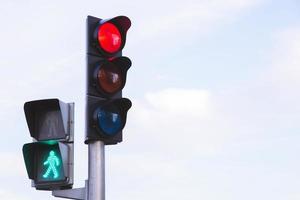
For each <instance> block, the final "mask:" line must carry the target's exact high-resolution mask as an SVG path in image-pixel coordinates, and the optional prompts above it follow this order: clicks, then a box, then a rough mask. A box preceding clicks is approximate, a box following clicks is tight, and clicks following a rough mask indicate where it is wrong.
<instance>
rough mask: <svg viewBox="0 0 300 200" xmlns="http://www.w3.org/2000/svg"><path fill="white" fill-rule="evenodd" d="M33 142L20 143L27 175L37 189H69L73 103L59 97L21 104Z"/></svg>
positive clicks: (71, 171)
mask: <svg viewBox="0 0 300 200" xmlns="http://www.w3.org/2000/svg"><path fill="white" fill-rule="evenodd" d="M24 111H25V117H26V121H27V125H28V128H29V132H30V135H31V137H33V138H34V142H32V143H27V144H25V145H24V146H23V157H24V161H25V165H26V170H27V174H28V177H29V178H30V179H32V185H33V186H34V187H35V188H36V189H39V190H56V189H67V188H72V185H73V162H74V146H73V140H74V139H73V138H74V104H73V103H64V102H62V101H60V100H58V99H45V100H37V101H30V102H26V103H25V104H24Z"/></svg>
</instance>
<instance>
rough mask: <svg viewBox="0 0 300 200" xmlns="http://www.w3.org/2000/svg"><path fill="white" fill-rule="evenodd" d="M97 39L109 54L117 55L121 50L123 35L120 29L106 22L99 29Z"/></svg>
mask: <svg viewBox="0 0 300 200" xmlns="http://www.w3.org/2000/svg"><path fill="white" fill-rule="evenodd" d="M97 39H98V43H99V46H100V47H101V48H102V49H103V50H104V51H106V52H108V53H111V54H113V53H116V52H118V51H120V50H121V45H122V39H123V38H122V35H121V33H120V31H119V29H118V27H117V26H116V25H114V24H112V23H109V22H106V23H104V24H102V25H101V26H100V27H99V29H98V34H97Z"/></svg>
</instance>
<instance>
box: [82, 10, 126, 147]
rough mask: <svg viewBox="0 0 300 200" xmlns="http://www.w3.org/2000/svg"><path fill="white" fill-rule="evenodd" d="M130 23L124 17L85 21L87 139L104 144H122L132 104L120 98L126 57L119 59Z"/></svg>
mask: <svg viewBox="0 0 300 200" xmlns="http://www.w3.org/2000/svg"><path fill="white" fill-rule="evenodd" d="M130 25H131V22H130V20H129V18H128V17H126V16H118V17H115V18H112V19H107V20H103V19H99V18H96V17H92V16H88V18H87V73H86V74H87V89H86V91H87V96H86V98H87V100H86V140H85V143H89V142H90V141H94V140H101V141H103V142H104V144H107V145H108V144H117V143H119V142H121V141H122V129H123V128H124V126H125V124H126V117H127V111H128V110H129V108H130V107H131V101H130V100H129V99H127V98H122V89H123V88H124V86H125V84H126V76H127V71H128V69H129V68H130V67H131V61H130V59H129V58H127V57H124V56H122V49H123V47H124V45H125V43H126V33H127V30H128V29H129V28H130Z"/></svg>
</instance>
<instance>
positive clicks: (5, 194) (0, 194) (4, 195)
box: [0, 189, 29, 200]
mask: <svg viewBox="0 0 300 200" xmlns="http://www.w3.org/2000/svg"><path fill="white" fill-rule="evenodd" d="M0 198H1V199H9V200H29V198H27V197H25V196H24V195H23V194H18V193H16V192H11V191H8V190H4V189H0Z"/></svg>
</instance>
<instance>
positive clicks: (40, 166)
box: [36, 143, 65, 182]
mask: <svg viewBox="0 0 300 200" xmlns="http://www.w3.org/2000/svg"><path fill="white" fill-rule="evenodd" d="M39 151H40V153H39V154H38V156H37V158H36V159H37V162H36V163H37V171H36V172H37V174H36V176H37V179H36V180H37V181H38V182H49V181H50V182H52V181H62V180H64V179H65V175H64V169H63V163H62V158H61V155H60V151H59V147H58V144H56V145H48V144H47V143H44V145H43V146H42V148H40V149H39Z"/></svg>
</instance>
